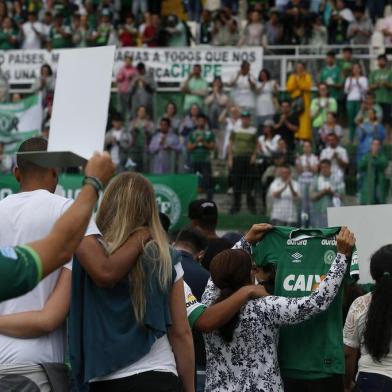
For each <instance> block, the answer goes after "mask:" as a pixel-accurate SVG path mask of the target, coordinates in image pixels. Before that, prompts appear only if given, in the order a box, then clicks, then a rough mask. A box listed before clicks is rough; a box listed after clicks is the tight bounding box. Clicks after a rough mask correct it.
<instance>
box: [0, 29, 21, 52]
mask: <svg viewBox="0 0 392 392" xmlns="http://www.w3.org/2000/svg"><path fill="white" fill-rule="evenodd" d="M17 36H18V34H17V33H16V31H15V30H12V31H4V30H3V29H1V30H0V50H9V49H15V48H16V45H15V44H11V43H10V42H9V41H8V39H9V38H10V37H13V38H17Z"/></svg>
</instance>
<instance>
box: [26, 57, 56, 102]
mask: <svg viewBox="0 0 392 392" xmlns="http://www.w3.org/2000/svg"><path fill="white" fill-rule="evenodd" d="M55 85H56V80H55V77H54V75H53V71H52V68H51V67H50V65H48V64H44V65H43V66H42V67H41V70H40V76H39V77H38V78H37V79H36V81H35V82H34V84H33V85H32V87H31V88H32V90H33V91H34V92H41V94H42V105H43V107H46V106H48V104H49V102H52V101H53V96H54V88H55Z"/></svg>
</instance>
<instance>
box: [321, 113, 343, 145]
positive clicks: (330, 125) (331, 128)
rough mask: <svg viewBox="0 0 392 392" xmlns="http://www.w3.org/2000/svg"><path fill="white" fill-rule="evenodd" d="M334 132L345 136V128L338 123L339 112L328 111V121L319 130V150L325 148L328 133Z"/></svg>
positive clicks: (340, 136)
mask: <svg viewBox="0 0 392 392" xmlns="http://www.w3.org/2000/svg"><path fill="white" fill-rule="evenodd" d="M331 133H334V134H335V135H337V136H338V137H339V139H341V138H342V137H343V128H342V127H341V126H340V125H339V124H338V123H337V114H336V113H328V114H327V121H326V122H325V124H324V125H323V126H322V127H321V128H320V131H319V146H318V150H321V149H322V148H325V146H326V143H327V138H328V135H330V134H331Z"/></svg>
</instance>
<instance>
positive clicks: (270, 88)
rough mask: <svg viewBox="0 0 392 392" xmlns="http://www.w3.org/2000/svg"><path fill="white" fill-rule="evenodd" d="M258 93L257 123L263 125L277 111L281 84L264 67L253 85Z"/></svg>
mask: <svg viewBox="0 0 392 392" xmlns="http://www.w3.org/2000/svg"><path fill="white" fill-rule="evenodd" d="M252 87H253V89H254V93H255V95H256V110H255V111H256V124H257V127H261V126H262V125H263V123H264V122H265V121H266V120H272V119H273V117H274V115H275V113H276V109H275V108H276V103H277V98H276V96H277V94H278V92H279V86H278V84H277V82H276V81H275V80H272V79H271V75H270V73H269V71H268V69H265V68H264V69H262V70H261V71H260V73H259V77H258V80H257V82H256V83H255V84H254V85H252Z"/></svg>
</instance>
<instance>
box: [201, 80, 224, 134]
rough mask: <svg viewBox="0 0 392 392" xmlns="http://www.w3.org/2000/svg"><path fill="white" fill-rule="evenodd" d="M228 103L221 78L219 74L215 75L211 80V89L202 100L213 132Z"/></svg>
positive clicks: (216, 128)
mask: <svg viewBox="0 0 392 392" xmlns="http://www.w3.org/2000/svg"><path fill="white" fill-rule="evenodd" d="M228 103H229V97H228V96H227V95H226V94H225V92H224V91H223V83H222V79H221V77H220V76H216V77H215V78H214V81H213V82H212V91H211V93H210V94H209V95H208V96H207V97H206V98H205V100H204V104H205V106H206V108H207V113H208V120H209V124H210V127H211V129H212V130H213V131H214V132H217V131H218V129H219V118H220V116H221V115H222V112H223V111H224V110H225V108H226V107H227V105H228Z"/></svg>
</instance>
